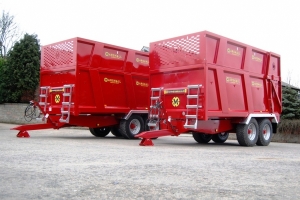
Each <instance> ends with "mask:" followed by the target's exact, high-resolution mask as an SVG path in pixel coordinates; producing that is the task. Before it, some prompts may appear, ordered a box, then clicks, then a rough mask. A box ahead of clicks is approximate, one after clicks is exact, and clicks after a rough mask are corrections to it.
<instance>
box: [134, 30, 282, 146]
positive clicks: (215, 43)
mask: <svg viewBox="0 0 300 200" xmlns="http://www.w3.org/2000/svg"><path fill="white" fill-rule="evenodd" d="M149 73H150V88H151V95H150V102H151V103H150V107H149V109H150V110H149V117H150V122H149V123H148V125H149V129H150V130H152V131H151V132H145V133H142V134H140V135H139V137H142V138H144V140H143V141H142V142H141V145H147V144H148V143H147V142H146V140H147V141H148V142H149V144H150V145H152V143H151V141H149V140H148V139H149V138H153V137H159V136H165V135H179V134H181V133H188V132H192V133H193V136H194V138H195V140H197V141H198V142H200V143H202V142H206V141H207V140H208V141H209V138H210V139H211V138H212V139H214V140H216V141H217V140H218V138H222V136H223V138H224V137H226V136H227V135H228V133H229V132H239V131H237V129H243V128H244V129H247V131H249V132H251V130H252V129H253V127H254V128H255V130H254V131H257V133H258V132H259V129H260V128H261V129H263V130H264V132H268V136H270V137H271V136H272V135H271V134H272V133H269V132H270V131H271V132H275V131H276V124H277V123H278V122H279V119H280V113H281V110H282V106H281V77H280V56H279V55H278V54H275V53H272V52H267V51H264V50H262V49H259V48H256V47H253V46H250V45H247V44H244V43H241V42H238V41H235V40H232V39H229V38H226V37H223V36H220V35H217V34H214V33H211V32H208V31H202V32H198V33H193V34H188V35H184V36H179V37H175V38H170V39H166V40H161V41H157V42H152V43H151V44H150V72H149ZM268 120H269V122H270V123H269V122H268ZM250 122H251V123H250ZM252 124H253V127H252V126H251V125H252ZM266 124H267V128H268V130H267V131H266V127H265V128H264V127H263V126H264V125H266ZM270 124H271V125H270ZM249 126H250V127H249ZM269 126H271V127H269ZM247 127H248V128H247ZM251 127H252V129H251ZM158 129H160V130H158ZM250 129H251V130H250ZM269 129H270V130H269ZM261 132H262V131H261ZM199 135H200V137H201V138H200V139H197V138H198V137H199ZM214 135H215V136H214ZM239 135H241V136H239ZM250 135H251V134H248V135H247V134H246V136H249V137H250ZM237 136H238V137H246V136H245V135H243V134H242V133H237ZM263 136H265V137H264V138H262V137H263ZM253 137H254V143H253V141H250V143H251V145H248V144H247V145H245V146H252V145H253V144H255V143H259V144H260V143H261V142H260V141H258V142H257V141H256V140H257V138H258V140H267V142H266V141H265V142H266V143H268V142H269V139H270V137H267V136H266V135H261V134H259V133H258V134H256V135H255V136H253ZM203 138H204V139H203ZM205 138H207V140H205ZM266 138H267V139H266ZM226 139H227V138H226ZM238 140H239V138H238ZM240 140H241V141H239V142H240V144H242V145H243V144H244V143H245V141H242V140H244V139H240ZM250 140H251V139H250ZM143 142H145V144H143ZM247 142H249V141H246V143H247Z"/></svg>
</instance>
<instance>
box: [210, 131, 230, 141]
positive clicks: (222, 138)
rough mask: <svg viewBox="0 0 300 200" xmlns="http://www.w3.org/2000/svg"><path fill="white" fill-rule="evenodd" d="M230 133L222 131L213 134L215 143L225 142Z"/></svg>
mask: <svg viewBox="0 0 300 200" xmlns="http://www.w3.org/2000/svg"><path fill="white" fill-rule="evenodd" d="M228 136H229V133H228V132H222V133H218V134H216V135H213V136H212V140H213V141H214V142H215V143H224V142H225V141H226V140H227V139H228Z"/></svg>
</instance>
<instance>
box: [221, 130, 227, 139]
mask: <svg viewBox="0 0 300 200" xmlns="http://www.w3.org/2000/svg"><path fill="white" fill-rule="evenodd" d="M227 135H228V133H227V132H222V133H219V138H220V139H222V140H225V139H227Z"/></svg>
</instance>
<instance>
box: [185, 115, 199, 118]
mask: <svg viewBox="0 0 300 200" xmlns="http://www.w3.org/2000/svg"><path fill="white" fill-rule="evenodd" d="M185 117H186V118H188V119H196V118H197V115H186V116H185Z"/></svg>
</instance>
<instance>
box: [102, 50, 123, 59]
mask: <svg viewBox="0 0 300 200" xmlns="http://www.w3.org/2000/svg"><path fill="white" fill-rule="evenodd" d="M104 55H105V56H106V57H110V58H114V59H122V56H121V55H119V54H113V53H109V52H107V51H106V52H105V54H104Z"/></svg>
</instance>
